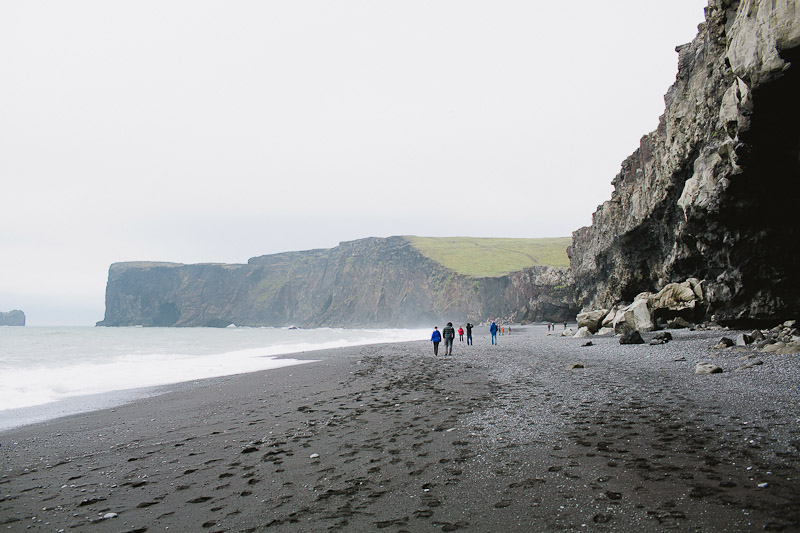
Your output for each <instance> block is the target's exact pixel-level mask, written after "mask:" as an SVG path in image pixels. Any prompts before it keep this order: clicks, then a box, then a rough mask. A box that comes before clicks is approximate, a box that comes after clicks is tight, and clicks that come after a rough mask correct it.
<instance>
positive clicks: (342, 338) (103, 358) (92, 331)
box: [0, 326, 429, 429]
mask: <svg viewBox="0 0 800 533" xmlns="http://www.w3.org/2000/svg"><path fill="white" fill-rule="evenodd" d="M428 334H429V332H428V331H427V330H408V329H337V328H319V329H288V328H235V327H229V328H224V329H218V328H137V327H127V328H97V327H30V326H26V327H0V429H3V428H4V427H5V428H8V427H13V426H17V425H22V424H24V423H30V422H33V421H39V420H42V419H43V418H45V419H46V418H47V416H44V417H43V416H42V412H46V410H45V411H43V410H31V409H26V408H30V407H33V406H42V405H44V404H48V403H51V402H58V401H60V400H65V399H68V398H75V397H83V396H86V397H89V396H90V395H102V394H106V393H117V392H119V391H127V390H133V389H142V388H146V387H155V386H159V385H167V384H171V383H180V382H184V381H194V380H197V379H203V378H210V377H216V376H226V375H232V374H242V373H246V372H255V371H258V370H268V369H272V368H278V367H283V366H288V365H296V364H302V363H308V362H309V361H308V360H298V359H292V358H290V357H277V356H286V355H287V354H293V353H299V352H306V351H312V350H323V349H329V348H340V347H346V346H358V345H366V344H376V343H386V342H404V341H411V340H423V339H425V338H427V335H428ZM134 397H135V396H134ZM73 403H75V402H73ZM83 405H84V407H83V408H79V409H77V410H78V411H81V410H87V409H91V407H92V406H96V407H95V408H102V407H107V406H108V403H107V402H105V403H104V402H102V401H93V402H92V401H90V402H84V404H83ZM73 411H74V409H73ZM12 412H13V413H14V416H13V417H11V416H10V415H11V413H12ZM28 412H30V413H32V414H31V415H30V416H28V415H26V413H28ZM49 412H51V413H55V414H54V415H52V416H56V415H60V414H64V413H62V412H60V411H58V410H50V411H49ZM4 414H5V415H6V416H5V417H4ZM10 419H11V420H12V421H11V422H9V420H10ZM34 419H35V420H34Z"/></svg>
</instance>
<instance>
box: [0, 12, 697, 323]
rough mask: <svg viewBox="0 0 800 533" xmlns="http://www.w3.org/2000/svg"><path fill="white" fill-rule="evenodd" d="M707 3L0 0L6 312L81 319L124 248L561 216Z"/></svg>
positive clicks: (218, 247) (243, 242)
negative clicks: (566, 7) (15, 310)
mask: <svg viewBox="0 0 800 533" xmlns="http://www.w3.org/2000/svg"><path fill="white" fill-rule="evenodd" d="M567 5H568V6H569V10H566V9H565V6H567ZM705 5H706V1H705V0H671V1H669V2H665V1H663V0H613V1H611V2H597V1H596V0H572V1H570V2H568V3H565V2H543V1H539V0H525V1H523V0H514V1H507V0H492V1H487V0H484V1H473V0H451V1H439V0H427V1H414V0H411V1H409V0H404V1H389V0H386V1H375V0H364V1H350V0H339V1H332V0H328V1H267V0H259V1H255V0H253V1H232V2H223V1H213V2H210V1H202V0H184V1H177V0H175V1H141V0H137V1H115V2H108V1H106V0H98V1H70V2H64V1H62V0H51V1H36V2H30V1H25V0H7V1H4V2H2V3H0V178H2V179H1V183H2V190H1V191H0V210H1V211H0V212H1V213H2V214H1V215H0V216H2V228H1V229H0V250H2V258H1V259H0V311H9V310H11V309H15V308H16V309H22V310H23V311H25V312H26V315H27V318H28V324H29V325H76V324H78V325H79V324H85V325H91V324H93V323H94V322H95V321H97V320H101V319H102V318H103V312H104V298H105V283H106V279H107V273H108V267H109V265H110V264H111V263H113V262H117V261H131V260H160V261H175V262H184V263H195V262H246V261H247V259H248V258H249V257H252V256H256V255H262V254H266V253H274V252H281V251H287V250H304V249H310V248H328V247H332V246H335V245H337V244H338V243H339V242H340V241H345V240H353V239H358V238H362V237H369V236H379V237H384V236H390V235H405V234H413V235H425V236H455V235H466V236H476V237H555V236H568V235H570V234H571V232H572V231H574V230H576V229H578V228H579V227H581V226H585V225H588V224H589V223H590V222H591V215H592V213H593V212H594V210H595V209H596V207H597V206H598V205H599V204H601V203H602V202H604V201H606V200H608V199H609V198H610V194H611V185H610V182H611V180H612V179H613V178H614V176H615V175H616V174H617V172H618V171H619V168H620V164H621V162H622V160H623V159H624V158H625V157H627V156H628V155H630V153H631V152H633V150H635V149H636V148H637V146H638V142H639V138H640V137H641V136H642V135H644V134H646V133H648V132H650V131H652V130H653V129H655V127H656V125H657V123H658V117H659V115H660V114H661V113H662V112H663V110H664V101H663V95H664V94H665V93H666V91H667V88H668V87H669V86H670V85H671V84H672V82H673V80H674V79H675V74H676V71H677V59H678V56H677V53H676V52H675V50H674V49H675V46H677V45H680V44H683V43H686V42H689V41H690V40H692V38H694V36H695V34H696V32H697V25H698V24H699V23H701V22H702V21H703V7H704V6H705Z"/></svg>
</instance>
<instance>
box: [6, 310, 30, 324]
mask: <svg viewBox="0 0 800 533" xmlns="http://www.w3.org/2000/svg"><path fill="white" fill-rule="evenodd" d="M24 325H25V313H23V312H22V311H20V310H19V309H14V310H12V311H9V312H7V313H4V312H2V311H0V326H24Z"/></svg>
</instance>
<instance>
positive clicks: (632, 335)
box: [619, 330, 644, 344]
mask: <svg viewBox="0 0 800 533" xmlns="http://www.w3.org/2000/svg"><path fill="white" fill-rule="evenodd" d="M619 343H620V344H644V339H643V338H642V335H641V334H640V333H639V332H638V331H636V330H633V331H629V332H627V333H625V334H623V335H622V337H620V339H619Z"/></svg>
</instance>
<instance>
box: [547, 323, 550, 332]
mask: <svg viewBox="0 0 800 533" xmlns="http://www.w3.org/2000/svg"><path fill="white" fill-rule="evenodd" d="M547 331H550V322H548V323H547Z"/></svg>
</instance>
